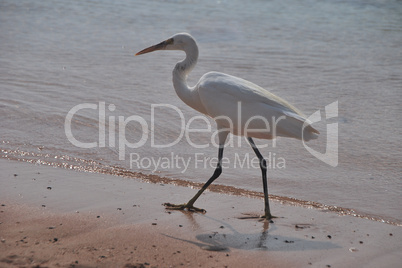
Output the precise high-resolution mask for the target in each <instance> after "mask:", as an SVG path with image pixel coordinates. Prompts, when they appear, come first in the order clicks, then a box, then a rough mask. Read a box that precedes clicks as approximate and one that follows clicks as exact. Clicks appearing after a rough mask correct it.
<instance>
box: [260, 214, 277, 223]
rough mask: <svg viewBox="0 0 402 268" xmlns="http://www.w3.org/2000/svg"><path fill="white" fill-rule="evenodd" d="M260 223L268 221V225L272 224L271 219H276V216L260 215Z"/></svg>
mask: <svg viewBox="0 0 402 268" xmlns="http://www.w3.org/2000/svg"><path fill="white" fill-rule="evenodd" d="M259 218H260V221H264V220H266V221H269V222H270V223H273V222H274V221H273V220H272V219H274V218H278V217H276V216H272V215H271V213H268V214H265V215H261V216H260V217H259Z"/></svg>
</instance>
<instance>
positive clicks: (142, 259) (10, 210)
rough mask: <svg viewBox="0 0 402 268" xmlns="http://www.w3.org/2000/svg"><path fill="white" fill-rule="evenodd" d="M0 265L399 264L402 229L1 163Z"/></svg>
mask: <svg viewBox="0 0 402 268" xmlns="http://www.w3.org/2000/svg"><path fill="white" fill-rule="evenodd" d="M0 170H1V176H0V203H1V207H0V239H1V242H0V267H182V266H186V267H400V263H401V262H402V257H401V252H402V245H401V236H402V232H401V227H400V226H395V225H390V224H386V223H381V222H376V221H371V220H367V219H361V218H357V217H353V216H342V215H338V214H337V213H335V212H328V211H320V210H317V209H308V208H303V207H295V206H289V205H283V204H280V203H279V202H272V203H271V207H272V211H273V213H274V214H275V215H277V216H280V218H277V219H275V220H274V223H267V222H260V221H257V220H255V219H240V218H241V217H243V216H244V215H245V214H259V213H262V208H263V202H262V200H261V199H257V198H247V197H238V196H231V195H224V194H218V193H212V192H206V193H205V194H203V195H202V196H201V197H200V199H199V200H198V201H197V203H196V205H198V206H200V207H202V208H205V209H206V210H207V211H208V212H207V213H206V214H197V213H188V212H187V213H186V212H180V211H172V212H167V211H166V210H165V208H164V207H163V206H162V205H161V204H162V203H164V202H172V203H181V202H184V201H187V200H188V199H189V198H190V197H192V195H193V194H195V192H196V189H190V188H185V187H178V186H174V185H159V184H150V183H144V182H141V181H139V180H134V179H125V178H121V177H115V176H110V175H103V174H93V173H85V172H75V171H69V170H64V169H60V168H52V167H46V166H37V165H33V164H28V163H23V162H17V161H9V160H6V159H0Z"/></svg>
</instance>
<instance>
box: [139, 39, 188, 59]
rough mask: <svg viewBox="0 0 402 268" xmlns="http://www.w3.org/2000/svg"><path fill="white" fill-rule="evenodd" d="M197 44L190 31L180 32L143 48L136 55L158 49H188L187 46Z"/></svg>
mask: <svg viewBox="0 0 402 268" xmlns="http://www.w3.org/2000/svg"><path fill="white" fill-rule="evenodd" d="M193 44H195V41H194V38H193V37H192V36H191V35H189V34H188V33H178V34H175V35H173V36H172V37H170V38H169V39H166V40H165V41H163V42H161V43H159V44H156V45H153V46H150V47H148V48H146V49H143V50H141V51H140V52H138V53H137V54H135V55H136V56H138V55H141V54H145V53H149V52H153V51H156V50H186V47H188V46H191V45H193Z"/></svg>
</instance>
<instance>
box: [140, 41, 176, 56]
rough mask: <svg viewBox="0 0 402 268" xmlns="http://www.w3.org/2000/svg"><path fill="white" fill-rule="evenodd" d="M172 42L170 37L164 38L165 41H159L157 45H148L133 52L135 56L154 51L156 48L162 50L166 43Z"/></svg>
mask: <svg viewBox="0 0 402 268" xmlns="http://www.w3.org/2000/svg"><path fill="white" fill-rule="evenodd" d="M172 42H173V40H172V39H168V40H165V41H163V42H161V43H159V44H157V45H154V46H150V47H148V48H146V49H143V50H141V51H140V52H138V53H137V54H135V56H138V55H141V54H145V53H149V52H152V51H156V50H163V49H165V48H166V46H167V45H169V44H171V43H172Z"/></svg>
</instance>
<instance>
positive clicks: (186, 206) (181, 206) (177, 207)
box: [163, 203, 207, 213]
mask: <svg viewBox="0 0 402 268" xmlns="http://www.w3.org/2000/svg"><path fill="white" fill-rule="evenodd" d="M163 205H164V206H165V207H166V209H171V210H187V211H191V212H201V213H206V212H207V211H206V210H205V209H202V208H197V207H194V206H193V205H189V204H179V205H176V204H171V203H164V204H163Z"/></svg>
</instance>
